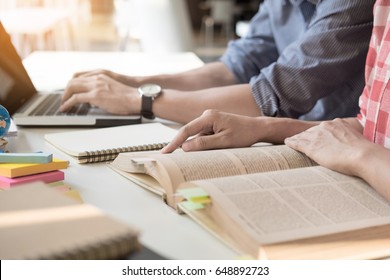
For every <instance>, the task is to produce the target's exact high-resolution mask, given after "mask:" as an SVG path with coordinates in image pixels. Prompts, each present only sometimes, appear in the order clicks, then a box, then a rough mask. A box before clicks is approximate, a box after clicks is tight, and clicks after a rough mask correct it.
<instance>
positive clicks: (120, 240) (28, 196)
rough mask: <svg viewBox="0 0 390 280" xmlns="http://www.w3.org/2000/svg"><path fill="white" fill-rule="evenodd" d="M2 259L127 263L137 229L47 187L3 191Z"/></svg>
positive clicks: (0, 199)
mask: <svg viewBox="0 0 390 280" xmlns="http://www.w3.org/2000/svg"><path fill="white" fill-rule="evenodd" d="M0 229H1V230H0V248H1V250H0V259H2V260H5V259H8V260H15V259H17V260H20V259H23V260H25V259H123V258H127V257H128V255H129V254H131V253H134V252H137V251H138V250H139V249H141V246H140V244H139V241H138V231H137V230H135V229H134V228H132V227H130V226H128V225H125V224H123V223H121V222H119V221H117V220H115V219H113V218H111V217H109V216H108V215H106V214H105V213H103V212H102V211H100V210H99V209H97V208H96V207H94V206H92V205H88V204H81V203H79V202H77V201H76V200H73V199H71V198H69V197H66V196H65V195H64V194H62V193H61V192H59V191H57V190H53V189H51V188H50V187H48V186H46V185H45V184H43V183H33V184H26V185H23V186H22V185H21V186H18V187H15V188H12V189H10V190H6V191H2V192H0Z"/></svg>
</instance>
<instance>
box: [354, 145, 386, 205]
mask: <svg viewBox="0 0 390 280" xmlns="http://www.w3.org/2000/svg"><path fill="white" fill-rule="evenodd" d="M357 154H358V156H357V160H356V161H355V162H354V163H353V164H352V165H351V174H353V175H355V176H358V177H360V178H362V179H363V180H365V181H366V182H367V183H368V184H369V185H370V186H372V187H373V188H374V189H375V190H376V191H377V192H378V193H380V194H381V195H382V196H383V197H384V198H385V199H387V201H389V202H390V172H389V170H390V150H389V149H387V148H385V147H383V146H381V145H377V144H373V143H367V145H366V146H365V147H364V149H361V150H360V151H357Z"/></svg>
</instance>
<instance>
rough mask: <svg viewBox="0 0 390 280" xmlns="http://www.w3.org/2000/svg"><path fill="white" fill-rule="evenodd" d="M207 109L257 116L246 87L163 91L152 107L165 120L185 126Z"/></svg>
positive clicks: (259, 112) (258, 114)
mask: <svg viewBox="0 0 390 280" xmlns="http://www.w3.org/2000/svg"><path fill="white" fill-rule="evenodd" d="M207 109H217V110H220V111H225V112H229V113H235V114H240V115H245V116H252V117H256V116H260V115H261V111H260V109H259V108H258V107H257V105H256V103H255V102H254V100H253V97H252V94H251V89H250V86H249V85H234V86H228V87H216V88H210V89H206V90H198V91H178V90H171V89H166V90H164V91H163V94H162V96H161V97H159V98H158V99H156V100H155V102H154V104H153V111H154V113H155V114H156V115H157V116H158V117H160V118H164V119H169V120H173V121H176V122H180V123H187V122H189V121H191V120H193V119H195V118H196V117H198V116H200V115H201V114H202V113H203V112H204V111H205V110H207Z"/></svg>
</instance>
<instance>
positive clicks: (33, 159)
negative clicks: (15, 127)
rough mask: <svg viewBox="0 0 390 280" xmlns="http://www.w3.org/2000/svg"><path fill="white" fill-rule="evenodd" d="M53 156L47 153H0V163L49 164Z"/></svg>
mask: <svg viewBox="0 0 390 280" xmlns="http://www.w3.org/2000/svg"><path fill="white" fill-rule="evenodd" d="M52 161H53V155H52V154H49V153H41V152H40V153H0V163H49V162H52Z"/></svg>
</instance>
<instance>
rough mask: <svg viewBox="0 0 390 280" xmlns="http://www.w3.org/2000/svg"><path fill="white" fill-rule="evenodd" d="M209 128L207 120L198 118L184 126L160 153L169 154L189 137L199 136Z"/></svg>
mask: <svg viewBox="0 0 390 280" xmlns="http://www.w3.org/2000/svg"><path fill="white" fill-rule="evenodd" d="M207 126H209V124H208V123H207V120H206V119H205V118H204V117H202V116H201V117H198V118H196V119H194V120H193V121H191V122H189V123H188V124H186V125H185V126H183V127H182V128H180V129H179V132H178V133H177V135H176V136H175V137H174V138H173V139H172V141H171V142H170V143H169V144H168V145H167V146H165V147H164V148H163V149H162V150H161V152H162V153H171V152H173V151H174V150H176V149H177V148H179V147H180V146H181V145H182V144H183V143H184V142H185V141H186V140H187V139H188V138H189V137H191V136H194V135H196V134H199V133H201V132H203V131H204V130H206V127H207Z"/></svg>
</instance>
